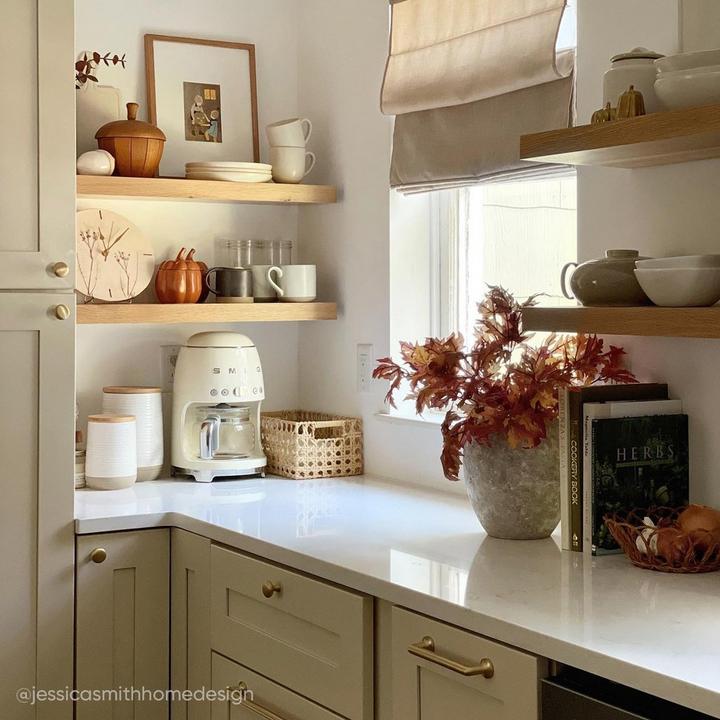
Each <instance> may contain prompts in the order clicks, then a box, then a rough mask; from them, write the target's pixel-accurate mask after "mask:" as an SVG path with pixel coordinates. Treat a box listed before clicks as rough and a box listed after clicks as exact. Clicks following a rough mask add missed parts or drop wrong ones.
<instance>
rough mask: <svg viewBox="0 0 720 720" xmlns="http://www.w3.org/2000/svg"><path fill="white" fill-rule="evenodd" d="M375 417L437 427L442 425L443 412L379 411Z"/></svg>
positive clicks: (399, 422)
mask: <svg viewBox="0 0 720 720" xmlns="http://www.w3.org/2000/svg"><path fill="white" fill-rule="evenodd" d="M375 417H376V418H378V419H379V420H383V421H384V422H391V423H394V424H401V425H424V426H426V427H437V426H438V425H442V423H443V420H444V419H445V414H444V413H437V414H436V413H433V414H430V413H428V414H427V415H402V414H400V413H392V412H379V413H375Z"/></svg>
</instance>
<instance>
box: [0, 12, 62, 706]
mask: <svg viewBox="0 0 720 720" xmlns="http://www.w3.org/2000/svg"><path fill="white" fill-rule="evenodd" d="M73 5H74V3H73V0H14V2H12V3H10V4H9V7H8V8H6V12H4V13H3V18H2V22H1V23H0V67H2V68H3V72H2V89H3V118H4V122H3V143H2V150H1V151H0V457H2V473H1V474H0V483H1V486H2V502H0V557H2V578H3V591H2V593H0V666H1V667H2V672H1V673H0V708H2V709H1V710H0V715H2V717H3V718H7V720H30V719H31V718H33V719H37V718H39V719H41V720H45V719H47V720H71V718H72V704H71V703H64V702H43V703H37V704H34V705H33V704H29V703H28V704H21V703H19V702H17V700H16V692H17V691H18V689H20V688H29V689H32V688H34V687H35V688H41V689H43V690H55V689H60V690H63V689H64V688H66V687H70V688H72V685H73V558H74V552H73V480H72V478H73V448H74V433H73V428H74V395H75V390H74V384H75V382H74V375H75V357H74V355H75V320H74V318H75V299H74V295H73V291H72V288H73V285H74V278H73V276H74V265H75V261H74V252H73V248H74V235H75V232H74V223H75V129H74V125H75V123H74V120H75V96H74V92H75V91H74V88H73V65H74V61H75V57H74V55H75V51H74V26H73V24H74V18H73Z"/></svg>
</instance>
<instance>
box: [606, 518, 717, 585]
mask: <svg viewBox="0 0 720 720" xmlns="http://www.w3.org/2000/svg"><path fill="white" fill-rule="evenodd" d="M683 510H685V508H684V507H681V508H668V507H658V508H650V509H649V510H643V509H640V508H636V509H635V510H632V511H630V512H629V513H613V514H610V515H606V516H605V518H604V520H605V523H606V525H607V527H608V530H609V531H610V533H611V534H612V536H613V537H614V538H615V541H616V542H617V544H618V545H619V546H620V547H621V548H622V550H623V552H624V553H625V554H626V555H627V556H628V558H629V559H630V562H632V564H633V565H635V566H637V567H640V568H645V569H646V570H657V571H659V572H669V573H706V572H713V571H715V570H720V542H719V541H718V540H716V539H715V538H714V537H713V535H712V534H711V533H709V532H707V531H704V530H699V531H696V532H694V533H692V534H689V533H682V535H680V536H678V537H679V539H680V540H681V541H682V547H681V549H680V550H679V551H678V552H677V553H676V556H675V557H671V558H665V557H663V556H662V555H659V554H657V553H656V552H654V551H653V549H652V547H653V545H655V543H654V542H653V539H654V536H655V535H656V534H657V533H658V531H659V530H661V529H664V528H674V529H677V530H679V529H680V528H679V526H678V523H677V518H678V515H680V513H681V512H682V511H683ZM645 517H649V518H650V519H651V520H652V521H653V522H654V523H655V525H656V526H657V527H656V528H648V526H647V525H645V524H644V522H643V518H645ZM648 529H650V531H651V532H650V533H649V534H648V535H647V536H643V532H644V531H647V530H648ZM638 538H640V541H639V542H638ZM638 545H640V547H642V548H643V549H644V551H645V552H643V550H640V549H639V548H638Z"/></svg>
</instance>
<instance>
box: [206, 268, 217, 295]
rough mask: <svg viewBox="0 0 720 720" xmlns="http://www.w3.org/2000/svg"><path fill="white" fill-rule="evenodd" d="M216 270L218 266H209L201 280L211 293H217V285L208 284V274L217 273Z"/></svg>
mask: <svg viewBox="0 0 720 720" xmlns="http://www.w3.org/2000/svg"><path fill="white" fill-rule="evenodd" d="M218 270H220V268H219V267H214V268H210V269H209V270H208V271H207V272H206V273H205V278H204V280H203V282H204V283H205V287H206V288H207V289H208V290H209V291H210V292H211V293H212V294H213V295H217V287H213V286H212V285H211V284H210V275H211V274H212V273H217V271H218Z"/></svg>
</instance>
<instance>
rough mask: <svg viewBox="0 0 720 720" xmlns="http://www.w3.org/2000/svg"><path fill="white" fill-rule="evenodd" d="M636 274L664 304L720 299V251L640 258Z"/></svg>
mask: <svg viewBox="0 0 720 720" xmlns="http://www.w3.org/2000/svg"><path fill="white" fill-rule="evenodd" d="M635 267H636V270H635V277H636V278H637V281H638V282H639V283H640V286H641V287H642V289H643V290H644V291H645V294H646V295H647V296H648V297H649V298H650V300H652V302H653V303H654V304H655V305H660V306H661V307H707V306H709V305H714V304H715V303H716V302H718V301H719V300H720V255H678V256H675V257H666V258H655V259H648V260H638V261H637V262H636V263H635Z"/></svg>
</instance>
